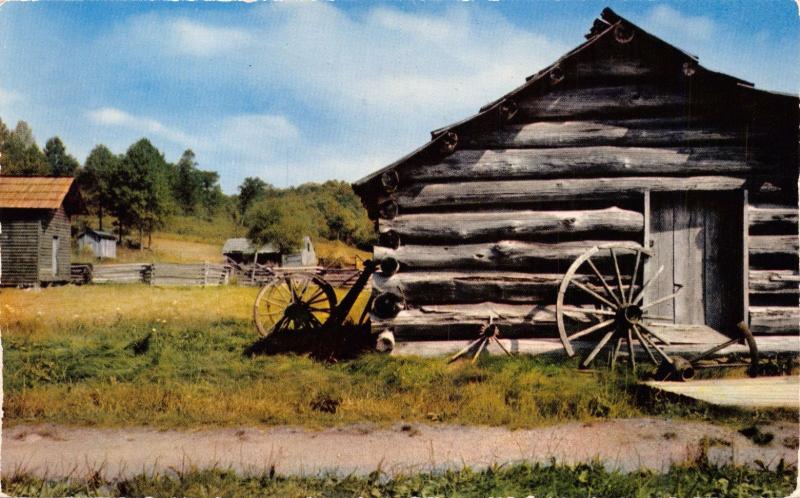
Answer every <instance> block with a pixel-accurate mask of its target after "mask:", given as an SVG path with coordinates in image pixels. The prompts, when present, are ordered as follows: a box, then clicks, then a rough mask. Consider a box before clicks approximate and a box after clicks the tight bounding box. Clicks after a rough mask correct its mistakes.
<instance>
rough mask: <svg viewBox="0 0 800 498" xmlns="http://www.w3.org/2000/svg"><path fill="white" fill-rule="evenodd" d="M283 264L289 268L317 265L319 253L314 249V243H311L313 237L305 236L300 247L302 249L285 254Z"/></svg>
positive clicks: (282, 259)
mask: <svg viewBox="0 0 800 498" xmlns="http://www.w3.org/2000/svg"><path fill="white" fill-rule="evenodd" d="M281 266H284V267H287V268H292V267H299V266H317V253H316V252H315V251H314V244H312V243H311V237H309V236H308V235H306V236H305V237H303V245H302V246H301V247H300V251H298V252H295V253H291V254H284V255H283V256H282V257H281Z"/></svg>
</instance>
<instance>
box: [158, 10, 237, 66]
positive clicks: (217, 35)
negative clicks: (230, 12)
mask: <svg viewBox="0 0 800 498" xmlns="http://www.w3.org/2000/svg"><path fill="white" fill-rule="evenodd" d="M166 29H167V34H168V37H169V42H170V43H171V46H172V48H173V49H174V50H175V51H176V52H178V53H185V54H188V55H194V56H201V57H207V56H212V55H218V54H224V53H227V52H229V51H231V50H236V49H241V48H243V47H246V46H247V45H248V44H249V43H250V41H251V36H250V33H248V32H246V31H244V30H241V29H234V28H225V27H218V26H212V25H207V24H201V23H198V22H194V21H191V20H188V19H176V20H174V21H172V22H170V23H168V25H167V26H166Z"/></svg>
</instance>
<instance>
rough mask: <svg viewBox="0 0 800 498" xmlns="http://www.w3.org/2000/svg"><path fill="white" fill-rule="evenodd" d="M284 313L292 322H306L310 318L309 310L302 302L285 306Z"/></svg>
mask: <svg viewBox="0 0 800 498" xmlns="http://www.w3.org/2000/svg"><path fill="white" fill-rule="evenodd" d="M284 315H285V316H286V318H288V319H290V320H292V321H294V323H306V322H308V321H309V320H310V318H311V311H310V310H309V309H308V307H307V306H306V305H305V304H303V303H292V304H290V305H289V306H287V307H286V311H285V312H284Z"/></svg>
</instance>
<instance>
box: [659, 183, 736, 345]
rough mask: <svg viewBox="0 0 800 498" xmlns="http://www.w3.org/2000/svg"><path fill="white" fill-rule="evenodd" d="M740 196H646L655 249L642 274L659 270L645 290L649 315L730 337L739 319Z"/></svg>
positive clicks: (701, 193)
mask: <svg viewBox="0 0 800 498" xmlns="http://www.w3.org/2000/svg"><path fill="white" fill-rule="evenodd" d="M742 202H743V194H742V192H738V191H733V192H701V191H692V192H657V193H655V192H654V193H652V194H651V195H650V220H649V221H650V235H649V239H650V240H649V241H647V242H648V245H649V246H650V249H651V250H652V251H654V253H655V254H654V255H653V257H652V258H651V261H650V263H649V264H648V265H647V268H646V269H645V271H646V276H647V277H648V278H649V276H651V275H653V274H654V273H655V272H656V271H657V270H658V268H659V267H661V266H662V265H663V266H664V271H663V272H662V274H661V276H659V278H658V279H657V280H656V281H655V282H653V284H652V285H651V286H650V288H648V292H647V294H646V297H645V302H650V301H653V300H655V299H656V298H658V297H662V296H667V295H669V294H671V293H673V292H675V291H676V290H677V289H678V288H681V287H682V290H681V291H680V293H679V294H678V295H677V297H676V298H675V300H674V302H673V301H672V300H669V301H666V302H664V303H661V304H658V305H656V306H654V307H653V308H652V309H653V310H654V311H653V314H655V315H659V316H664V317H667V318H668V319H669V321H672V322H673V323H679V324H705V325H708V326H709V327H711V328H713V329H715V330H718V331H720V332H723V333H731V330H732V328H733V327H735V325H736V323H738V322H739V321H740V320H741V319H742V317H743V309H742V308H743V293H744V279H743V271H744V259H743V237H744V235H743V227H742V225H743V205H742Z"/></svg>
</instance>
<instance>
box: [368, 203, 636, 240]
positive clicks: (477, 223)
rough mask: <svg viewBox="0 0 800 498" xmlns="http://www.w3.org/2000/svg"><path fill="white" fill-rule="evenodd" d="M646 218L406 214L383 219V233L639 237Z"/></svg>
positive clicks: (612, 212)
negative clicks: (608, 235) (611, 233)
mask: <svg viewBox="0 0 800 498" xmlns="http://www.w3.org/2000/svg"><path fill="white" fill-rule="evenodd" d="M643 227H644V216H643V215H642V214H641V213H637V212H636V211H630V210H625V209H619V208H608V209H595V210H585V211H491V212H486V211H481V212H471V213H470V212H467V213H452V214H449V215H447V217H443V216H442V215H440V214H406V215H400V216H398V217H396V218H395V219H393V220H385V219H380V220H379V221H378V230H379V231H380V233H387V232H391V231H393V232H395V233H397V234H398V235H399V236H400V240H401V241H402V240H424V241H453V240H460V241H474V240H492V239H494V240H498V239H500V238H521V239H528V238H535V237H541V236H552V235H565V234H583V233H590V232H605V233H608V232H617V233H626V234H637V233H640V232H641V231H642V230H643Z"/></svg>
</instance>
